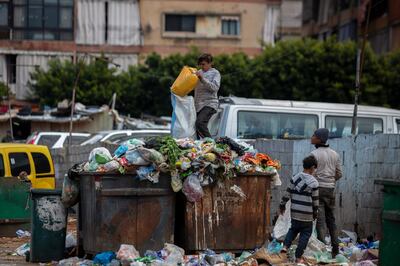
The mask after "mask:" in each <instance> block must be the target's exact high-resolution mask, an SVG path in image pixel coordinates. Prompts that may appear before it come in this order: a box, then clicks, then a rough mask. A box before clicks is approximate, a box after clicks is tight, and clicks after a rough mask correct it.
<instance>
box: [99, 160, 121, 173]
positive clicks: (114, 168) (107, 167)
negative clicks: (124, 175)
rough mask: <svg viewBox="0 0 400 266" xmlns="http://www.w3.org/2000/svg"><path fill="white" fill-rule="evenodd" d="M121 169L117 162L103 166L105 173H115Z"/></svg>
mask: <svg viewBox="0 0 400 266" xmlns="http://www.w3.org/2000/svg"><path fill="white" fill-rule="evenodd" d="M119 168H120V164H119V163H118V162H117V161H115V160H112V161H109V162H108V163H106V164H104V165H103V169H104V171H105V172H115V171H117V170H118V169H119Z"/></svg>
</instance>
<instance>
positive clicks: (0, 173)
mask: <svg viewBox="0 0 400 266" xmlns="http://www.w3.org/2000/svg"><path fill="white" fill-rule="evenodd" d="M5 174H6V173H5V169H4V161H3V155H1V154H0V176H1V177H3V176H4V175H5Z"/></svg>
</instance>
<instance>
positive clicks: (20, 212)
mask: <svg viewBox="0 0 400 266" xmlns="http://www.w3.org/2000/svg"><path fill="white" fill-rule="evenodd" d="M29 190H30V183H27V182H22V181H21V180H19V179H18V178H16V177H0V236H15V231H16V230H18V229H24V230H29V229H30V218H31V216H30V215H31V212H30V199H29Z"/></svg>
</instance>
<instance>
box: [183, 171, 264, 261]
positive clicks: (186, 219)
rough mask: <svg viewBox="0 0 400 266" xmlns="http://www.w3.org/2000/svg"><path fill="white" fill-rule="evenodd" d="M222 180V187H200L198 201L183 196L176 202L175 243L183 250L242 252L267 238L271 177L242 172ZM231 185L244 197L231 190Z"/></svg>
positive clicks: (257, 245)
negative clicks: (237, 187) (242, 173)
mask: <svg viewBox="0 0 400 266" xmlns="http://www.w3.org/2000/svg"><path fill="white" fill-rule="evenodd" d="M224 182H225V183H224V186H223V187H222V188H221V187H218V186H217V185H214V186H206V187H203V189H204V197H203V198H202V200H201V201H199V202H197V203H191V202H188V201H185V200H184V197H182V198H180V200H179V201H178V202H177V219H176V220H177V223H176V240H177V241H176V243H177V244H178V245H181V246H182V247H183V248H184V249H185V250H186V251H188V252H197V251H201V250H205V249H207V248H209V249H212V250H215V251H217V252H222V251H230V252H242V251H243V250H252V249H254V248H256V247H260V246H261V245H262V244H263V243H264V242H265V240H266V239H267V237H268V233H269V230H270V198H271V191H270V183H271V177H270V176H267V175H261V174H245V175H241V176H238V177H236V178H233V179H230V180H226V181H224ZM234 185H236V186H239V187H240V188H241V189H242V191H243V192H244V194H245V197H241V196H239V195H238V194H237V193H235V192H234V191H233V189H232V187H233V186H234ZM180 202H184V203H183V205H181V206H179V204H180ZM189 254H190V253H189Z"/></svg>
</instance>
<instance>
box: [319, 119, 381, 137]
mask: <svg viewBox="0 0 400 266" xmlns="http://www.w3.org/2000/svg"><path fill="white" fill-rule="evenodd" d="M351 123H352V117H350V116H326V118H325V127H326V128H327V129H329V132H330V137H331V138H341V137H346V136H351ZM379 133H383V120H382V119H380V118H371V117H357V134H379Z"/></svg>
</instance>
